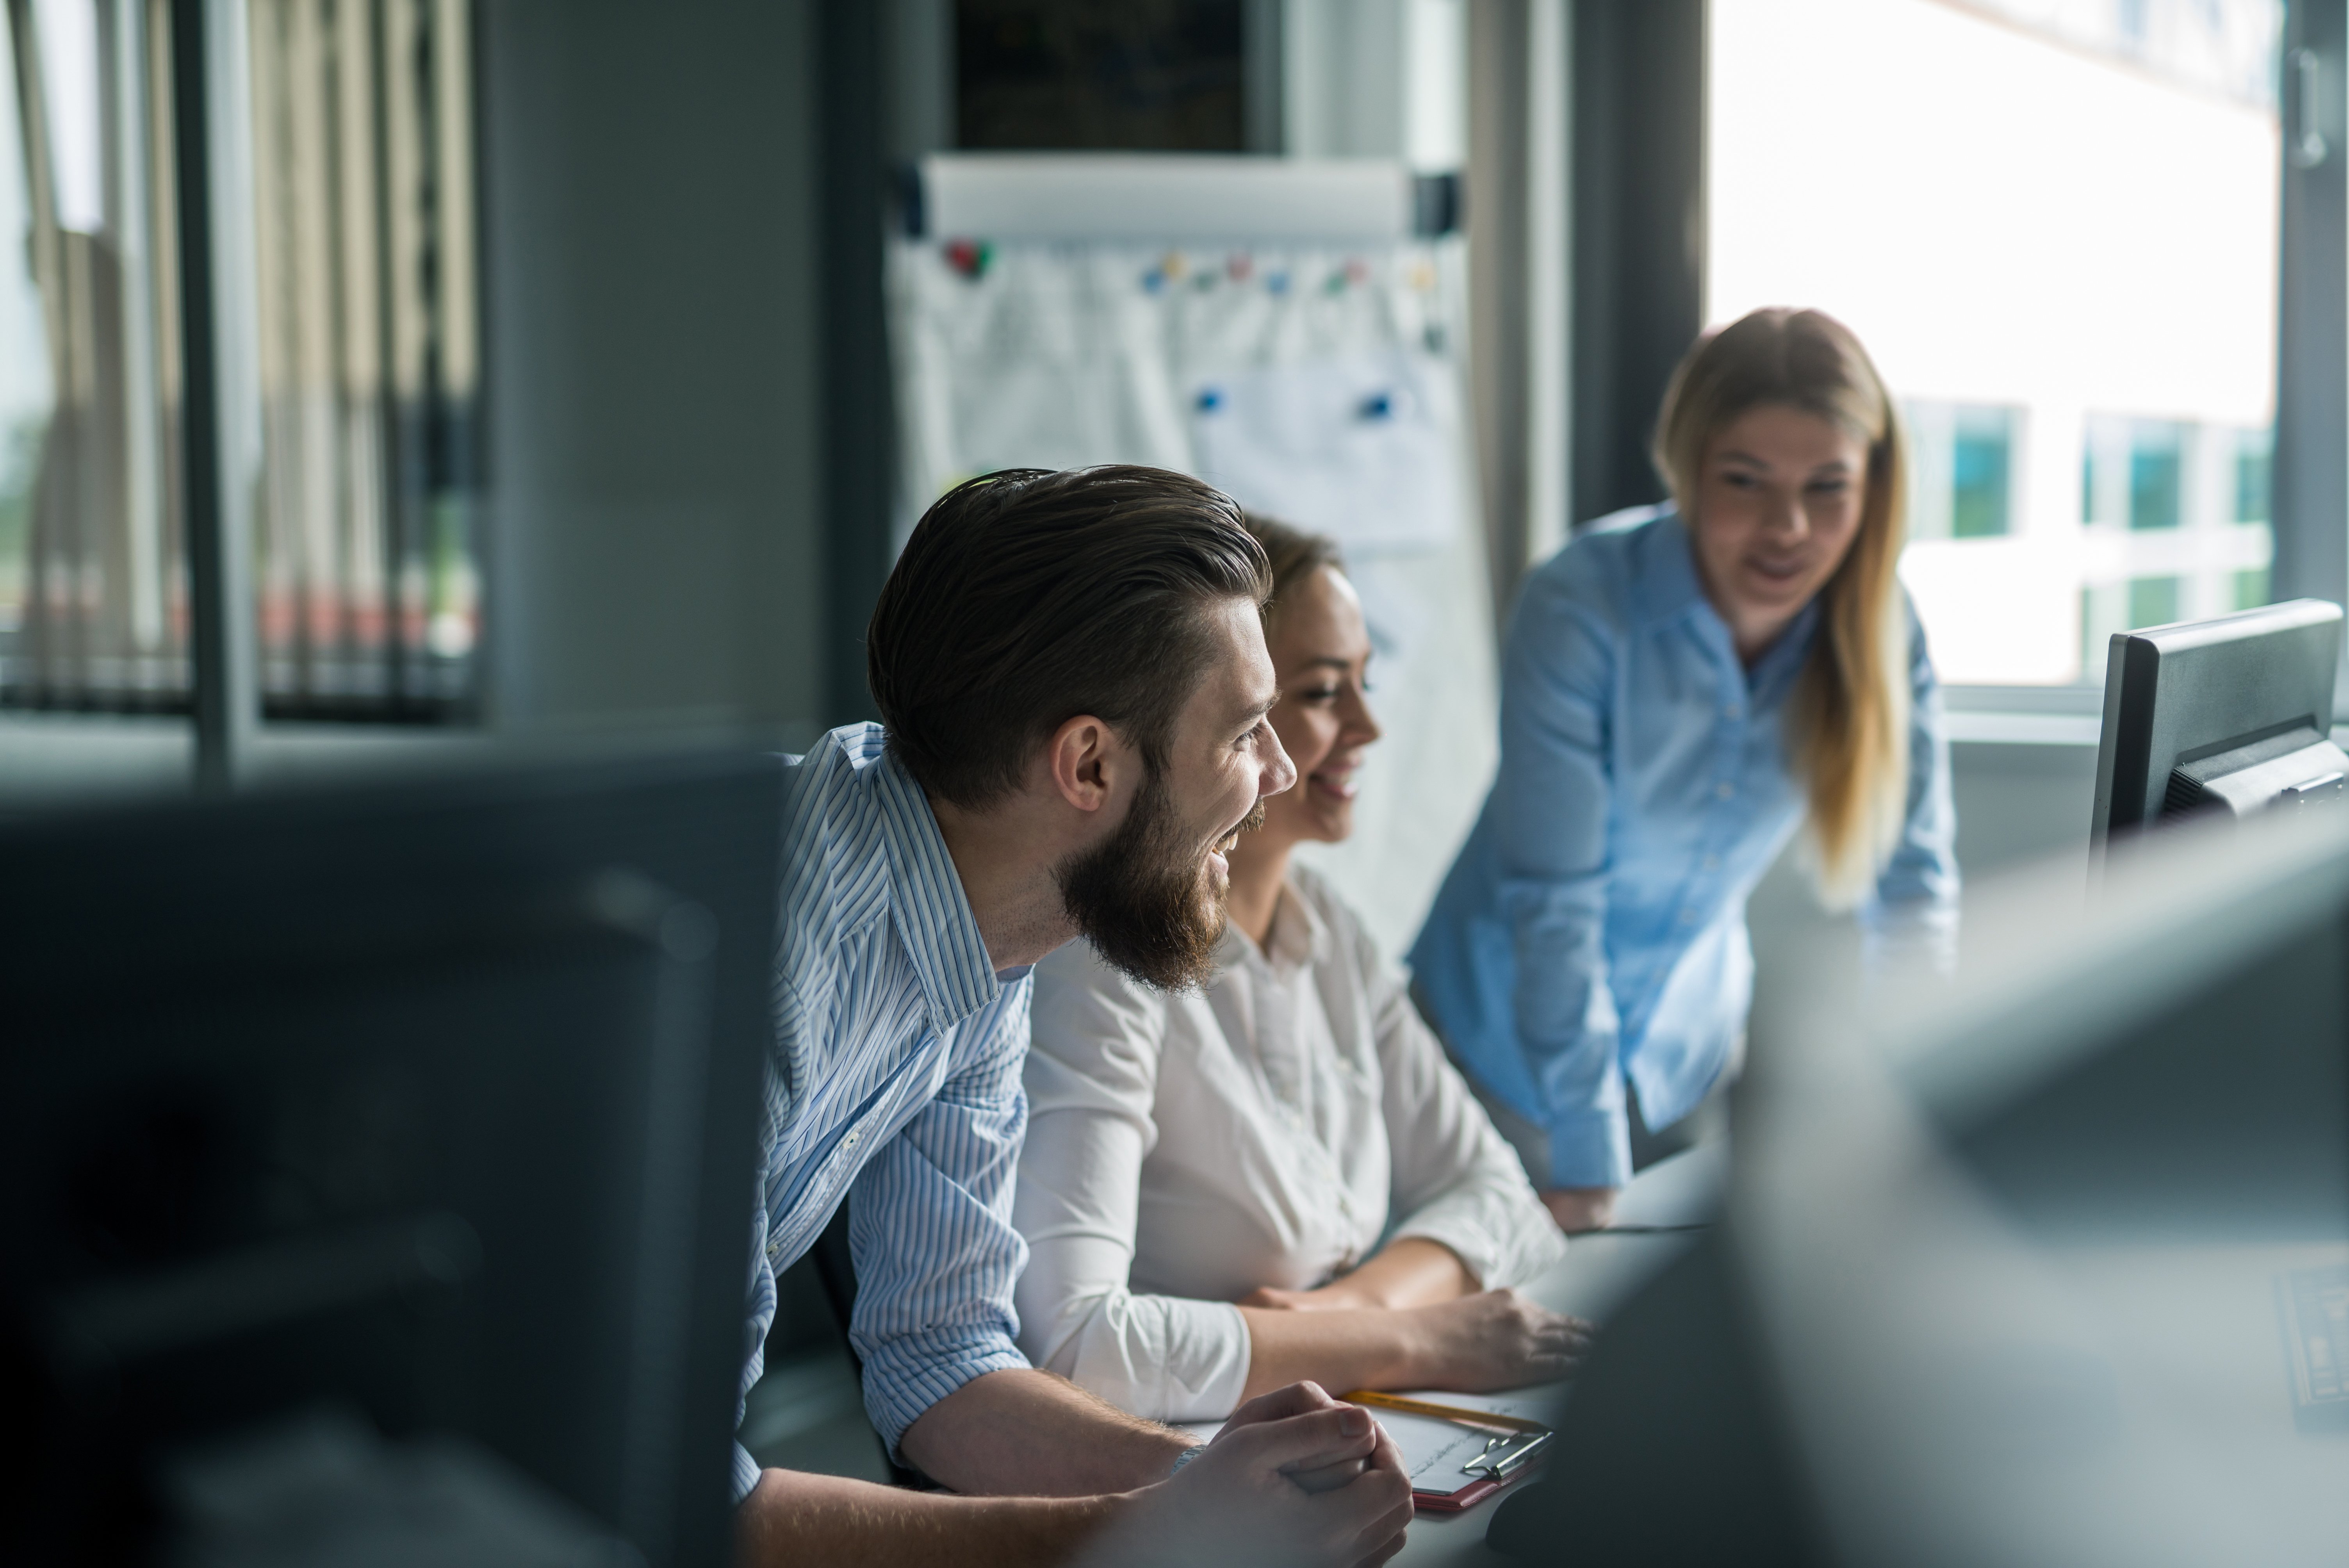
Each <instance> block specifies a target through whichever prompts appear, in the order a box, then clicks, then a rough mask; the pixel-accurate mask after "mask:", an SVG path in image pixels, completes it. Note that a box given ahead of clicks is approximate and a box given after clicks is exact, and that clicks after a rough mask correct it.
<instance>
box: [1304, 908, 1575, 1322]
mask: <svg viewBox="0 0 2349 1568" xmlns="http://www.w3.org/2000/svg"><path fill="white" fill-rule="evenodd" d="M1347 935H1348V937H1349V938H1350V941H1351V942H1352V944H1353V946H1354V952H1353V954H1351V956H1352V958H1353V961H1354V962H1355V963H1357V964H1359V965H1361V970H1362V975H1363V988H1364V991H1365V992H1366V994H1367V995H1368V998H1369V1007H1370V1016H1371V1028H1372V1029H1373V1031H1375V1033H1376V1036H1377V1039H1378V1050H1379V1065H1380V1068H1381V1071H1382V1072H1383V1074H1384V1076H1385V1079H1386V1084H1385V1092H1384V1095H1383V1100H1384V1105H1385V1111H1386V1124H1387V1142H1388V1144H1389V1146H1390V1147H1391V1148H1392V1150H1393V1158H1394V1188H1393V1198H1392V1212H1393V1213H1394V1214H1396V1215H1398V1216H1399V1219H1398V1221H1397V1222H1396V1223H1395V1225H1394V1227H1393V1231H1392V1237H1394V1238H1398V1239H1399V1238H1401V1237H1403V1236H1424V1237H1426V1238H1427V1239H1428V1240H1430V1241H1433V1242H1440V1243H1443V1244H1444V1245H1445V1246H1447V1247H1449V1248H1451V1249H1452V1251H1453V1252H1454V1253H1456V1254H1457V1255H1458V1256H1459V1259H1460V1261H1461V1262H1462V1263H1463V1264H1466V1265H1467V1267H1468V1272H1469V1273H1470V1274H1475V1276H1476V1283H1477V1284H1478V1285H1479V1286H1481V1287H1482V1288H1484V1289H1485V1290H1497V1289H1501V1288H1503V1287H1505V1286H1512V1285H1520V1284H1525V1283H1526V1281H1528V1280H1530V1279H1532V1278H1533V1277H1534V1276H1535V1275H1536V1274H1539V1273H1541V1272H1542V1270H1544V1269H1546V1268H1547V1267H1549V1265H1550V1264H1554V1263H1556V1262H1557V1260H1558V1259H1559V1258H1561V1257H1563V1256H1565V1255H1566V1238H1565V1237H1564V1236H1562V1235H1560V1234H1559V1233H1558V1229H1557V1222H1555V1221H1553V1220H1552V1219H1551V1218H1550V1215H1549V1211H1548V1210H1547V1209H1545V1208H1544V1207H1542V1202H1541V1200H1540V1199H1539V1198H1537V1197H1536V1196H1535V1195H1534V1189H1533V1183H1532V1182H1531V1181H1527V1180H1526V1170H1525V1166H1524V1165H1523V1164H1522V1163H1521V1162H1520V1161H1518V1159H1517V1156H1516V1151H1515V1150H1512V1149H1511V1148H1510V1147H1509V1145H1508V1142H1507V1141H1506V1140H1505V1139H1503V1138H1502V1136H1501V1135H1500V1133H1499V1132H1498V1131H1496V1130H1495V1129H1494V1126H1493V1122H1492V1119H1491V1118H1490V1117H1488V1116H1486V1115H1485V1109H1484V1107H1482V1106H1480V1105H1478V1104H1477V1103H1476V1099H1475V1095H1474V1094H1473V1093H1471V1092H1470V1090H1469V1088H1468V1085H1467V1083H1466V1082H1465V1081H1464V1079H1463V1078H1461V1077H1460V1074H1459V1071H1458V1069H1456V1068H1454V1067H1453V1065H1452V1064H1451V1063H1450V1062H1448V1061H1446V1060H1445V1059H1444V1047H1443V1046H1442V1045H1440V1044H1439V1043H1438V1042H1437V1041H1436V1038H1435V1037H1434V1035H1433V1034H1432V1033H1430V1032H1429V1030H1428V1027H1427V1025H1426V1024H1425V1023H1424V1022H1423V1021H1422V1020H1421V1018H1420V1016H1419V1010H1418V1009H1417V1008H1416V1007H1414V1006H1412V1003H1411V998H1410V997H1409V996H1408V995H1405V993H1404V991H1403V987H1402V985H1401V984H1399V983H1398V982H1397V981H1396V979H1395V977H1394V976H1393V975H1392V974H1390V973H1389V972H1388V971H1387V970H1386V968H1385V966H1384V965H1382V964H1381V962H1380V959H1379V954H1378V950H1377V948H1376V946H1375V945H1374V944H1372V943H1371V940H1370V938H1369V937H1368V936H1367V935H1366V934H1363V933H1361V931H1360V930H1354V931H1350V932H1349V933H1348V934H1347Z"/></svg>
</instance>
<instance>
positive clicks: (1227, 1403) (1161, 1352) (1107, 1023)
mask: <svg viewBox="0 0 2349 1568" xmlns="http://www.w3.org/2000/svg"><path fill="white" fill-rule="evenodd" d="M1033 1014H1034V1035H1033V1043H1032V1045H1031V1047H1030V1050H1029V1055H1028V1066H1027V1071H1026V1082H1027V1089H1028V1118H1029V1119H1028V1137H1027V1141H1026V1144H1025V1146H1024V1147H1023V1149H1022V1150H1021V1152H1020V1157H1019V1184H1018V1190H1017V1192H1016V1195H1015V1197H1014V1199H1013V1203H1012V1222H1013V1224H1014V1225H1015V1226H1017V1227H1018V1229H1019V1233H1020V1234H1021V1235H1023V1236H1025V1237H1026V1238H1027V1240H1028V1247H1029V1257H1028V1266H1027V1268H1026V1269H1025V1270H1024V1271H1023V1272H1022V1273H1021V1274H1020V1275H1019V1285H1018V1289H1017V1295H1016V1300H1017V1304H1018V1306H1019V1348H1020V1349H1021V1350H1022V1351H1024V1352H1025V1353H1026V1354H1027V1357H1028V1358H1029V1359H1030V1361H1032V1362H1033V1363H1035V1364H1036V1365H1037V1366H1039V1367H1043V1368H1044V1369H1045V1370H1047V1371H1050V1372H1057V1373H1059V1374H1060V1375H1061V1377H1066V1378H1068V1379H1069V1380H1070V1381H1071V1382H1073V1383H1075V1384H1077V1385H1078V1386H1080V1387H1084V1388H1088V1389H1091V1390H1092V1392H1093V1393H1096V1394H1098V1395H1100V1396H1101V1397H1102V1398H1104V1399H1107V1400H1109V1401H1110V1402H1111V1403H1112V1404H1113V1405H1116V1406H1118V1407H1120V1408H1123V1409H1125V1410H1128V1411H1131V1412H1132V1413H1133V1414H1134V1415H1137V1416H1142V1417H1145V1418H1150V1419H1154V1420H1161V1421H1211V1420H1220V1419H1222V1418H1224V1417H1226V1416H1228V1415H1230V1414H1231V1413H1232V1411H1233V1409H1234V1408H1236V1407H1237V1405H1238V1404H1239V1402H1240V1393H1241V1391H1242V1390H1243V1389H1244V1388H1245V1387H1247V1374H1248V1333H1247V1319H1246V1318H1244V1317H1243V1316H1241V1315H1240V1310H1239V1308H1237V1306H1233V1305H1230V1304H1228V1303H1225V1302H1213V1301H1191V1300H1185V1299H1183V1298H1180V1297H1175V1296H1163V1295H1134V1294H1133V1292H1132V1291H1131V1290H1129V1289H1128V1288H1127V1279H1128V1277H1129V1275H1130V1274H1131V1272H1132V1269H1133V1234H1134V1216H1135V1212H1136V1210H1137V1208H1138V1205H1139V1202H1140V1194H1141V1188H1142V1162H1143V1160H1144V1159H1145V1158H1147V1157H1148V1155H1149V1153H1150V1150H1152V1149H1153V1148H1154V1146H1155V1145H1156V1143H1157V1140H1158V1130H1157V1126H1156V1123H1155V1122H1154V1119H1153V1116H1152V1104H1153V1100H1154V1097H1155V1093H1156V1089H1157V1082H1158V1058H1159V1052H1160V1049H1161V1047H1162V1046H1163V1043H1164V1037H1165V1020H1166V1010H1165V1003H1164V1000H1163V999H1162V998H1160V997H1158V996H1156V995H1153V994H1152V993H1150V992H1149V991H1147V990H1145V989H1143V987H1142V986H1140V985H1135V984H1134V983H1133V982H1132V981H1130V980H1127V979H1126V978H1125V977H1124V976H1123V975H1119V974H1117V973H1116V972H1114V971H1112V970H1111V969H1110V968H1109V967H1108V966H1107V965H1103V964H1102V962H1101V961H1100V960H1099V959H1097V958H1095V957H1094V956H1093V954H1092V949H1091V948H1089V947H1087V946H1085V945H1084V944H1082V943H1071V944H1069V945H1068V946H1067V947H1064V948H1062V949H1061V951H1060V952H1059V953H1057V954H1053V955H1052V956H1051V957H1050V958H1047V959H1046V960H1045V961H1044V962H1043V963H1042V964H1040V965H1037V968H1036V990H1035V998H1034V1003H1033Z"/></svg>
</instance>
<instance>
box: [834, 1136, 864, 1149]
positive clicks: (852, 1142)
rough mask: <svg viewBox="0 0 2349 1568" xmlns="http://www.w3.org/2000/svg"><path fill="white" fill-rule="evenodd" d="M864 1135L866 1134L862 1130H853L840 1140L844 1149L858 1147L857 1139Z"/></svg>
mask: <svg viewBox="0 0 2349 1568" xmlns="http://www.w3.org/2000/svg"><path fill="white" fill-rule="evenodd" d="M862 1137H864V1134H863V1133H861V1132H852V1133H850V1134H849V1135H848V1136H847V1137H845V1138H843V1139H842V1140H840V1146H841V1147H842V1148H843V1149H854V1148H855V1147H856V1140H858V1139H860V1138H862Z"/></svg>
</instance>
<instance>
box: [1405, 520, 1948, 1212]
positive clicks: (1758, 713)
mask: <svg viewBox="0 0 2349 1568" xmlns="http://www.w3.org/2000/svg"><path fill="white" fill-rule="evenodd" d="M1816 620H1817V606H1816V603H1814V604H1813V605H1812V606H1810V607H1808V608H1806V609H1805V610H1804V612H1803V613H1802V614H1801V615H1800V616H1798V617H1797V618H1796V619H1795V622H1794V623H1793V624H1791V625H1790V626H1789V627H1788V628H1787V629H1786V631H1785V634H1783V635H1782V636H1781V637H1780V638H1779V639H1778V641H1777V642H1776V643H1775V644H1774V645H1772V646H1771V647H1770V648H1769V649H1768V650H1767V651H1766V652H1765V653H1764V654H1763V655H1762V657H1761V658H1760V659H1759V660H1757V661H1756V662H1755V663H1754V667H1753V668H1752V669H1751V670H1748V669H1746V668H1744V666H1743V665H1741V664H1740V663H1739V661H1738V658H1737V654H1736V651H1735V649H1734V647H1733V645H1732V644H1731V641H1730V634H1729V628H1728V626H1727V625H1726V624H1723V621H1722V619H1721V617H1720V616H1719V615H1718V614H1715V613H1714V611H1713V606H1712V604H1711V603H1709V602H1708V601H1707V600H1706V598H1705V596H1704V593H1703V592H1702V589H1701V588H1700V587H1699V586H1698V583H1697V578H1696V569H1695V565H1694V562H1692V559H1691V556H1690V553H1689V539H1688V532H1687V530H1686V529H1685V528H1684V527H1683V526H1682V522H1681V520H1680V519H1679V517H1678V516H1676V515H1675V514H1673V513H1672V512H1671V511H1668V510H1666V509H1663V508H1653V507H1643V508H1640V509H1638V510H1636V511H1630V512H1620V513H1617V514H1616V515H1614V516H1613V517H1609V518H1606V519H1602V520H1601V521H1599V523H1598V524H1596V525H1595V526H1593V527H1592V528H1591V529H1590V530H1589V531H1588V532H1585V533H1584V534H1582V535H1581V536H1580V537H1579V538H1578V539H1576V540H1575V541H1574V542H1572V543H1571V544H1569V545H1568V546H1567V548H1566V549H1564V550H1562V551H1560V552H1558V553H1557V554H1556V555H1555V556H1553V557H1551V558H1550V559H1549V560H1548V561H1547V562H1544V563H1543V564H1542V565H1541V566H1540V567H1539V568H1538V569H1537V570H1536V571H1535V572H1534V573H1533V574H1532V575H1531V577H1530V578H1528V580H1527V581H1526V588H1525V593H1524V596H1523V597H1522V599H1521V600H1520V601H1519V603H1518V605H1517V610H1516V615H1515V616H1514V618H1513V619H1512V621H1511V623H1510V626H1509V633H1508V640H1507V647H1506V656H1505V665H1504V670H1503V675H1502V686H1501V765H1500V771H1499V774H1498V776H1497V777H1496V778H1495V780H1494V783H1493V790H1492V793H1491V794H1490V795H1489V796H1488V797H1487V798H1486V799H1485V810H1484V812H1483V814H1482V815H1481V816H1480V817H1479V818H1478V819H1477V822H1476V826H1475V830H1474V831H1472V832H1471V833H1470V835H1469V837H1468V841H1467V843H1466V845H1465V846H1464V847H1463V848H1462V850H1461V851H1460V858H1459V859H1458V860H1457V861H1455V862H1454V864H1453V867H1452V871H1451V873H1450V874H1449V875H1448V876H1447V877H1446V878H1445V879H1444V886H1443V888H1442V890H1441V891H1440V892H1438V893H1437V894H1436V899H1435V906H1434V908H1433V910H1432V911H1430V913H1429V914H1428V918H1427V924H1426V926H1425V927H1424V928H1423V930H1422V931H1421V932H1420V934H1419V941H1418V943H1417V944H1416V945H1414V946H1413V949H1412V954H1411V963H1412V967H1413V971H1414V972H1415V975H1416V978H1417V980H1418V984H1419V988H1420V991H1421V994H1422V995H1423V996H1424V997H1425V999H1426V1001H1427V1003H1428V1005H1429V1006H1431V1007H1433V1010H1434V1012H1435V1016H1436V1021H1437V1023H1438V1024H1439V1025H1440V1026H1442V1028H1443V1030H1444V1034H1445V1036H1446V1037H1447V1038H1448V1040H1449V1042H1450V1044H1451V1046H1452V1047H1453V1049H1454V1051H1456V1052H1457V1053H1458V1054H1459V1056H1460V1057H1461V1058H1462V1060H1463V1061H1464V1063H1465V1064H1466V1066H1467V1068H1468V1070H1469V1072H1470V1074H1471V1076H1473V1077H1475V1078H1478V1079H1479V1080H1481V1081H1482V1083H1483V1085H1484V1087H1485V1088H1486V1089H1488V1090H1489V1091H1491V1092H1492V1093H1493V1094H1495V1095H1496V1096H1497V1097H1499V1099H1502V1100H1503V1101H1504V1102H1506V1104H1508V1105H1510V1106H1512V1107H1514V1108H1515V1109H1517V1111H1518V1112H1519V1113H1520V1114H1522V1115H1523V1116H1525V1117H1526V1119H1527V1120H1529V1121H1532V1122H1534V1123H1535V1124H1537V1125H1538V1126H1539V1127H1541V1128H1542V1129H1543V1130H1545V1131H1546V1132H1547V1134H1548V1137H1549V1149H1550V1171H1549V1175H1548V1180H1547V1182H1541V1183H1539V1184H1542V1185H1547V1186H1558V1187H1615V1186H1620V1185H1622V1184H1623V1183H1624V1182H1625V1181H1628V1180H1629V1179H1630V1174H1631V1158H1630V1135H1629V1131H1628V1126H1627V1122H1626V1117H1625V1106H1624V1096H1623V1085H1624V1082H1625V1080H1626V1079H1627V1078H1628V1079H1629V1080H1630V1085H1631V1087H1632V1088H1633V1089H1635V1090H1636V1091H1637V1093H1638V1095H1639V1098H1640V1111H1641V1113H1642V1115H1643V1116H1644V1118H1645V1119H1646V1120H1647V1122H1648V1125H1650V1126H1651V1127H1664V1126H1668V1125H1670V1124H1671V1123H1672V1122H1674V1121H1677V1120H1679V1119H1681V1118H1682V1117H1683V1116H1685V1115H1687V1114H1688V1113H1689V1112H1690V1111H1691V1110H1692V1109H1695V1107H1696V1105H1697V1103H1698V1102H1699V1101H1700V1100H1702V1099H1703V1098H1704V1095H1705V1093H1706V1091H1707V1090H1708V1089H1710V1088H1712V1087H1713V1082H1714V1080H1715V1079H1717V1078H1719V1077H1720V1075H1721V1071H1722V1068H1723V1067H1724V1066H1725V1065H1726V1064H1727V1062H1728V1059H1729V1056H1730V1052H1731V1050H1732V1048H1733V1046H1734V1044H1735V1042H1736V1039H1737V1037H1738V1035H1739V1033H1740V1032H1741V1031H1742V1030H1743V1029H1744V1026H1745V1015H1746V1010H1747V1007H1748V1006H1749V1005H1750V1003H1751V1002H1752V999H1753V992H1754V954H1753V949H1752V946H1751V945H1750V944H1749V943H1748V941H1747V937H1746V929H1745V898H1746V895H1747V894H1748V893H1749V892H1752V891H1753V889H1754V883H1755V882H1758V881H1760V880H1761V877H1762V874H1763V872H1765V871H1767V870H1768V869H1769V867H1770V863H1771V861H1774V860H1775V859H1776V858H1777V855H1778V852H1779V851H1780V850H1781V849H1783V848H1784V847H1785V843H1786V841H1787V839H1788V838H1789V837H1790V836H1791V835H1792V834H1793V833H1794V832H1795V830H1796V829H1797V828H1798V827H1799V826H1800V825H1801V823H1802V820H1803V815H1804V810H1805V804H1806V802H1805V799H1804V796H1803V792H1802V789H1801V786H1800V785H1799V784H1798V783H1797V782H1796V780H1795V779H1794V778H1793V777H1792V776H1791V775H1790V773H1789V772H1788V768H1787V761H1786V752H1785V744H1784V741H1783V738H1782V730H1783V724H1782V720H1783V719H1784V717H1785V706H1786V699H1787V696H1788V695H1789V693H1790V692H1791V691H1792V690H1793V687H1794V684H1795V676H1797V675H1798V674H1799V673H1800V671H1801V669H1802V666H1803V660H1804V657H1805V655H1807V654H1808V653H1809V651H1810V646H1811V636H1812V632H1813V628H1814V626H1815V624H1816ZM1909 624H1910V625H1911V626H1912V627H1916V618H1915V615H1914V614H1913V612H1912V613H1911V614H1910V617H1909ZM1911 648H1912V650H1913V652H1912V655H1911V658H1910V665H1909V676H1910V681H1911V686H1912V691H1913V708H1912V716H1911V729H1910V736H1909V802H1908V816H1907V820H1906V821H1905V822H1904V824H1903V827H1902V830H1901V833H1900V837H1899V842H1898V844H1897V845H1896V847H1895V849H1894V851H1893V854H1892V857H1891V860H1890V861H1889V863H1888V864H1887V865H1886V867H1885V869H1884V871H1883V872H1882V873H1881V875H1880V876H1879V878H1878V882H1877V884H1876V887H1875V890H1874V892H1873V894H1872V896H1871V897H1870V898H1869V900H1868V903H1867V904H1866V905H1865V906H1864V907H1863V909H1862V911H1861V917H1862V919H1863V920H1864V921H1867V922H1868V923H1870V924H1871V925H1874V926H1876V927H1878V929H1882V928H1884V927H1885V926H1886V925H1888V923H1894V922H1899V923H1919V924H1921V925H1926V926H1933V927H1941V928H1944V929H1953V920H1954V903H1955V900H1956V897H1957V887H1958V872H1957V861H1956V858H1955V855H1954V853H1953V849H1954V843H1955V840H1956V835H1957V820H1956V814H1955V812H1954V810H1952V809H1951V802H1950V752H1949V743H1948V739H1947V738H1946V736H1945V735H1944V734H1943V732H1942V725H1941V707H1940V692H1939V688H1938V687H1937V686H1936V685H1935V684H1934V680H1933V665H1932V661H1931V660H1930V658H1929V657H1928V656H1927V654H1926V650H1925V637H1924V632H1923V630H1922V628H1921V627H1919V628H1917V629H1916V630H1915V631H1914V633H1913V634H1912V638H1911ZM1536 1175H1537V1179H1538V1176H1539V1173H1538V1172H1537V1173H1536Z"/></svg>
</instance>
